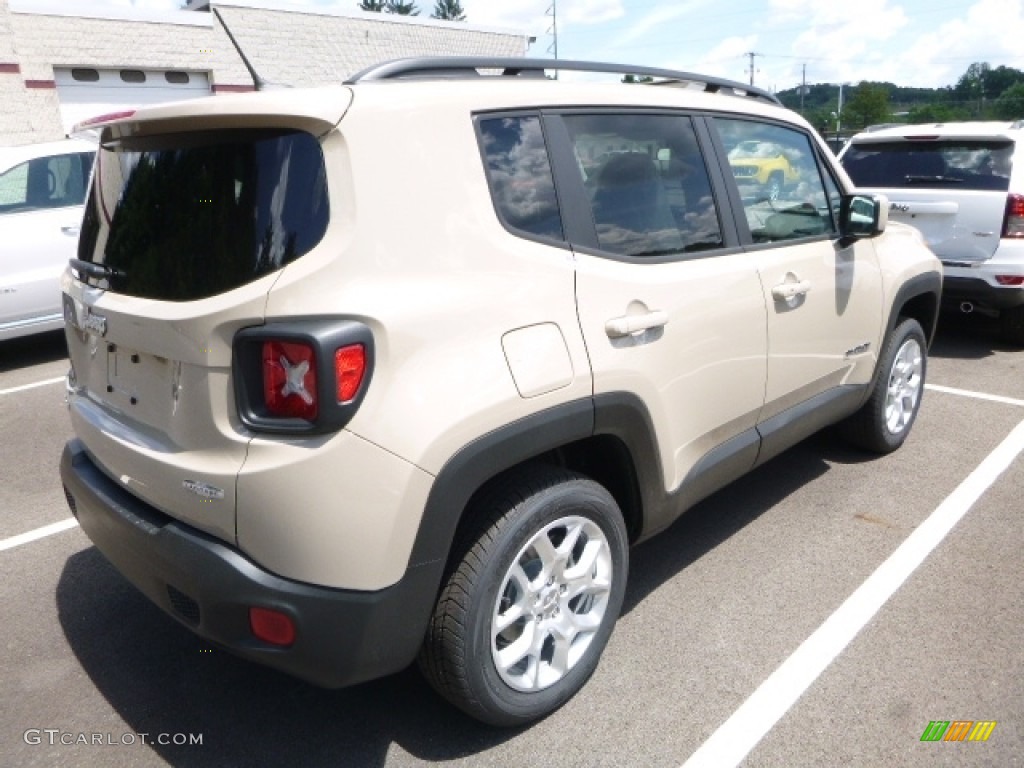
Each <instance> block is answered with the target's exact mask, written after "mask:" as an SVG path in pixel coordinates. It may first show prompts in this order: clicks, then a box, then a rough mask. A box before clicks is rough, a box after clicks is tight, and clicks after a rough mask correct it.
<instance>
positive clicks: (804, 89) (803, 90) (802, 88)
mask: <svg viewBox="0 0 1024 768" xmlns="http://www.w3.org/2000/svg"><path fill="white" fill-rule="evenodd" d="M801 73H802V74H801V76H800V114H801V115H802V114H803V113H804V94H805V93H807V64H803V65H802V66H801Z"/></svg>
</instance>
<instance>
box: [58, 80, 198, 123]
mask: <svg viewBox="0 0 1024 768" xmlns="http://www.w3.org/2000/svg"><path fill="white" fill-rule="evenodd" d="M53 74H54V80H55V81H56V83H57V96H58V98H59V99H60V117H61V121H62V122H63V123H64V132H65V133H67V132H68V131H70V130H71V128H72V126H74V125H75V124H76V123H79V122H81V121H82V120H85V119H87V118H90V117H95V116H96V115H103V114H106V113H108V112H117V111H119V110H123V109H130V108H132V107H138V106H143V105H145V104H159V103H160V102H165V101H178V100H180V99H194V98H199V97H200V96H209V95H210V76H209V74H207V73H206V72H186V71H184V70H155V69H94V68H91V67H74V68H68V69H61V68H56V67H55V68H54V71H53Z"/></svg>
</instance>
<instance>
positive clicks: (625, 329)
mask: <svg viewBox="0 0 1024 768" xmlns="http://www.w3.org/2000/svg"><path fill="white" fill-rule="evenodd" d="M666 323H668V312H665V311H664V310H661V309H656V310H654V311H652V312H647V313H645V314H643V315H623V316H622V317H613V318H612V319H611V320H609V321H608V322H606V323H605V324H604V332H605V333H607V334H608V337H609V338H612V339H619V338H622V337H623V336H630V335H632V334H634V333H639V332H640V331H649V330H651V329H652V328H661V327H662V326H663V325H665V324H666Z"/></svg>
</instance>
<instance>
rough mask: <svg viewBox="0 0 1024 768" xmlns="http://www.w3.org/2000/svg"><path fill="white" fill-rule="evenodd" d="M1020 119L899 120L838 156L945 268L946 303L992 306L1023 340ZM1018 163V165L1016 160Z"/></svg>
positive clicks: (1023, 129) (1011, 335)
mask: <svg viewBox="0 0 1024 768" xmlns="http://www.w3.org/2000/svg"><path fill="white" fill-rule="evenodd" d="M1022 158H1024V123H1020V122H1017V123H997V122H979V123H942V124H931V125H902V126H890V127H888V128H884V129H880V130H874V131H866V132H864V133H860V134H857V135H856V136H854V137H853V139H851V140H850V142H849V143H848V144H847V145H846V146H845V147H844V148H843V151H842V152H841V153H840V156H839V159H840V162H842V164H843V167H844V168H845V169H846V172H847V173H848V174H849V175H850V178H851V179H853V182H854V183H855V184H856V185H857V186H858V187H859V188H862V189H865V190H870V191H872V192H878V193H882V194H885V195H887V196H888V197H889V217H890V218H891V219H894V220H897V221H903V222H906V223H907V224H911V225H913V226H915V227H917V228H918V229H919V230H920V231H921V233H922V234H923V235H924V237H925V239H926V240H927V241H928V245H929V246H930V247H931V248H932V249H933V250H934V251H935V253H936V254H937V255H938V256H939V258H940V259H942V263H943V264H944V265H945V274H946V281H945V285H944V288H943V301H944V303H945V304H946V305H947V306H950V307H954V308H959V309H960V311H962V312H972V311H974V310H975V309H976V308H977V309H981V310H985V311H989V312H998V314H999V319H1000V328H1001V331H1002V335H1003V337H1004V338H1005V339H1006V340H1007V341H1010V342H1013V343H1016V344H1024V162H1021V160H1022ZM1015 160H1016V161H1017V162H1015Z"/></svg>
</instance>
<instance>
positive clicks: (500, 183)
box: [479, 115, 563, 240]
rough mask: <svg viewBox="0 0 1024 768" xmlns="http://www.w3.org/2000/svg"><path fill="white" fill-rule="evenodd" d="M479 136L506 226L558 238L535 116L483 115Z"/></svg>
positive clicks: (551, 189) (551, 188)
mask: <svg viewBox="0 0 1024 768" xmlns="http://www.w3.org/2000/svg"><path fill="white" fill-rule="evenodd" d="M479 130H480V140H481V144H482V148H483V154H484V161H485V164H486V167H487V183H488V185H489V186H490V188H491V196H492V198H493V199H494V207H495V208H496V209H497V211H498V215H499V217H500V218H501V220H502V221H503V222H504V223H505V224H506V225H507V226H508V227H510V228H512V229H515V230H519V231H520V232H523V233H525V234H528V235H535V236H538V237H544V238H554V239H558V240H561V239H562V238H563V235H562V217H561V214H560V212H559V210H558V199H557V197H556V196H555V183H554V181H553V179H552V176H551V162H550V160H549V159H548V150H547V145H546V144H545V143H544V134H543V132H542V131H541V125H540V118H539V117H537V116H535V115H526V116H515V117H495V118H483V119H481V120H480V122H479Z"/></svg>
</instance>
